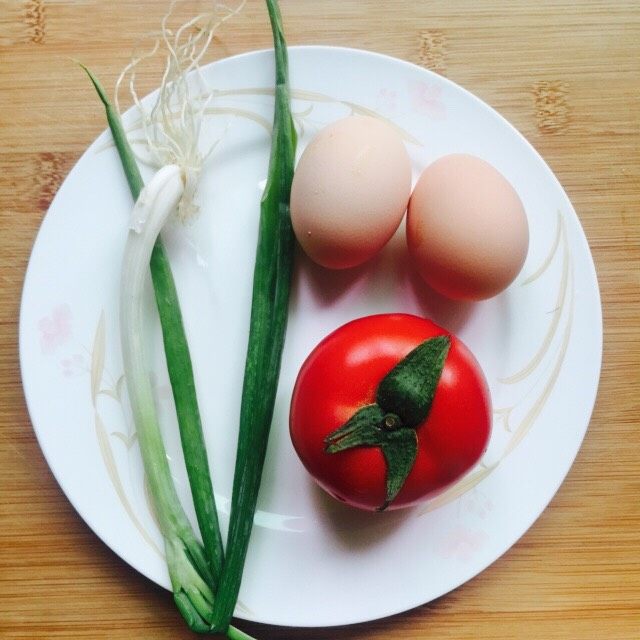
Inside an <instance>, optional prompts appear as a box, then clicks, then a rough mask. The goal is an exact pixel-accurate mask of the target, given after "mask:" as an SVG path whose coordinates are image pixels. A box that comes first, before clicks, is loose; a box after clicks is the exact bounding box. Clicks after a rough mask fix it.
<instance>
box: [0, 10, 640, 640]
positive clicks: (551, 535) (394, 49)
mask: <svg viewBox="0 0 640 640" xmlns="http://www.w3.org/2000/svg"><path fill="white" fill-rule="evenodd" d="M165 8H166V3H165V1H164V0H158V1H151V0H112V1H105V0H76V1H72V0H0V107H1V108H0V282H1V290H2V304H1V305H0V362H1V367H0V482H1V485H0V637H2V638H87V639H88V638H92V639H95V638H109V639H113V640H116V639H127V640H129V639H130V638H138V639H147V638H148V639H151V638H153V639H156V640H160V639H163V638H167V639H168V638H172V639H176V638H188V637H191V634H190V632H188V631H187V630H186V629H185V627H184V625H183V623H182V621H181V619H180V617H179V615H178V613H177V612H176V610H175V607H174V606H173V604H172V601H171V597H170V595H169V594H168V593H167V592H165V591H163V590H162V589H160V588H158V587H156V586H155V585H153V584H152V583H150V582H149V581H148V580H146V579H145V578H143V577H142V576H140V575H139V574H138V573H136V572H135V571H134V570H132V569H131V568H129V566H127V565H126V564H125V563H124V562H123V561H121V560H120V559H119V558H118V557H117V556H116V555H115V554H114V553H113V552H111V551H110V550H109V549H108V548H107V547H105V546H104V545H103V544H102V543H101V542H100V540H99V539H98V538H97V537H96V536H95V535H94V534H93V533H92V532H91V530H90V529H89V528H88V527H87V526H86V525H85V524H84V522H83V521H82V520H81V518H80V517H79V516H78V515H77V514H76V513H75V511H74V509H73V508H72V507H71V505H70V504H69V502H68V501H67V499H66V498H65V496H64V495H63V494H62V492H61V490H60V489H59V487H58V485H57V483H56V481H55V479H54V478H53V476H52V474H51V472H50V471H49V469H48V467H47V464H46V462H45V460H44V458H43V456H42V454H41V452H40V449H39V447H38V445H37V442H36V440H35V438H34V435H33V431H32V429H31V424H30V421H29V416H28V414H27V410H26V407H25V403H24V399H23V394H22V388H21V383H20V371H19V363H18V349H17V330H18V312H19V304H20V292H21V286H22V282H23V277H24V273H25V269H26V266H27V261H28V258H29V252H30V249H31V246H32V243H33V240H34V238H35V234H36V232H37V230H38V227H39V225H40V222H41V220H42V218H43V216H44V214H45V212H46V210H47V208H48V206H49V204H50V202H51V199H52V197H53V195H54V194H55V192H56V190H57V189H58V187H59V186H60V184H61V181H62V180H63V179H64V177H65V176H66V174H67V173H68V172H69V170H70V169H71V167H72V165H73V164H74V162H75V161H76V160H77V159H78V157H79V156H80V154H81V153H82V152H83V151H84V149H85V148H86V147H87V145H88V144H89V143H90V142H91V141H92V140H93V139H94V138H95V137H96V136H97V134H98V133H99V132H100V131H102V130H103V129H104V127H105V122H104V115H103V112H102V111H101V109H100V108H99V106H98V103H97V101H96V98H95V96H94V94H93V92H92V90H91V88H90V87H89V85H88V83H87V81H86V78H85V77H83V75H82V73H80V72H79V70H78V68H77V67H76V66H75V65H74V64H73V63H72V62H71V60H70V58H72V57H73V58H78V59H81V60H82V61H83V62H84V63H86V64H87V65H89V66H90V67H91V68H92V69H93V70H94V71H95V72H96V73H97V74H98V76H99V77H101V78H102V80H103V82H104V83H105V84H106V85H107V86H109V87H112V86H113V82H114V80H115V78H116V76H117V74H118V73H119V71H120V69H121V68H122V66H123V65H124V64H125V62H126V61H127V58H128V55H129V51H130V49H131V46H132V44H133V43H134V42H135V41H136V39H137V38H138V37H139V36H141V35H142V33H144V32H146V31H149V30H152V29H154V28H156V27H157V25H158V23H159V22H158V21H159V18H160V16H161V15H162V13H163V12H164V10H165ZM187 10H188V9H185V12H186V11H187ZM282 11H283V14H284V20H285V27H286V33H287V37H288V41H289V43H290V44H312V43H322V44H333V45H348V46H354V47H359V48H365V49H372V50H376V51H380V52H383V53H386V54H390V55H393V56H397V57H400V58H403V59H406V60H409V61H411V62H414V63H416V64H418V65H422V66H424V67H428V68H430V69H433V70H434V71H437V72H438V73H440V74H443V75H445V76H447V77H448V78H450V79H452V80H454V81H455V82H457V83H459V84H461V85H462V86H464V87H466V88H467V89H469V90H471V91H472V92H474V93H475V94H477V95H478V96H479V97H481V98H482V99H484V100H485V101H487V102H488V103H489V104H490V105H492V106H493V107H495V108H496V109H497V110H498V111H500V112H501V113H502V114H503V115H504V116H506V118H507V119H508V120H510V121H511V122H512V123H513V124H514V125H515V126H516V127H517V128H518V129H519V130H520V131H522V132H523V133H524V135H525V136H526V137H527V138H528V139H529V140H530V141H531V142H532V143H533V145H534V146H535V147H536V148H537V149H538V150H539V151H540V153H541V154H542V155H543V157H544V158H545V159H546V161H547V162H548V163H549V165H550V166H551V168H552V169H553V170H554V171H555V173H556V175H557V176H558V177H559V179H560V181H561V183H562V184H563V185H564V187H565V189H566V191H567V192H568V195H569V197H570V198H571V200H572V201H573V203H574V206H575V208H576V210H577V212H578V215H579V217H580V220H581V222H582V224H583V226H584V229H585V232H586V235H587V238H588V240H589V243H590V246H591V249H592V252H593V256H594V259H595V264H596V268H597V272H598V277H599V282H600V288H601V293H602V302H603V308H604V327H605V336H604V338H605V339H604V363H603V370H602V380H601V384H600V390H599V394H598V399H597V404H596V408H595V412H594V414H593V418H592V421H591V425H590V428H589V431H588V434H587V437H586V440H585V442H584V445H583V447H582V449H581V451H580V453H579V455H578V458H577V460H576V463H575V464H574V466H573V468H572V469H571V472H570V473H569V476H568V477H567V479H566V481H565V483H564V484H563V486H562V488H561V489H560V491H559V492H558V494H557V495H556V497H555V498H554V500H553V502H552V503H551V505H550V506H549V508H548V509H547V510H546V511H545V512H544V513H543V514H542V516H541V517H540V519H539V520H538V521H537V522H536V523H535V525H534V526H533V527H532V528H531V529H530V531H529V532H528V533H527V534H526V535H525V536H524V537H523V538H522V539H521V540H520V542H518V543H517V544H516V545H515V546H514V547H513V548H512V549H511V550H510V551H509V552H508V553H506V554H505V555H504V556H503V557H502V558H500V559H499V560H498V561H497V562H496V563H495V564H494V565H492V566H491V567H490V568H489V569H487V570H486V571H484V572H483V573H482V574H481V575H480V576H478V577H477V578H475V579H473V580H471V581H470V582H468V583H467V584H465V585H463V586H462V587H460V588H458V589H457V590H455V591H454V592H453V593H451V594H449V595H447V596H445V597H443V598H440V599H439V600H437V601H435V602H431V603H429V604H426V605H424V606H422V607H419V608H417V609H414V610H412V611H409V612H407V613H404V614H402V615H398V616H395V617H393V618H389V619H385V620H382V621H377V622H372V623H368V624H361V625H356V626H353V627H348V628H340V629H331V630H326V629H324V630H323V629H315V630H314V629H311V630H294V629H287V628H277V627H268V626H262V625H255V624H246V625H244V626H245V627H246V629H247V631H249V632H250V633H253V634H255V635H256V636H257V637H259V638H261V639H263V640H269V639H271V640H276V639H278V640H282V639H288V638H302V639H305V638H306V639H320V638H323V639H324V638H335V639H338V640H352V639H355V638H367V639H382V638H388V637H394V636H395V637H403V638H411V639H416V638H438V639H440V640H442V639H444V638H450V639H456V640H463V639H471V638H473V639H477V638H487V639H496V640H497V639H505V640H506V639H512V638H526V639H535V640H537V639H542V638H545V639H578V638H579V639H581V640H584V639H599V638H608V639H622V638H624V639H628V640H637V638H640V461H639V456H640V418H639V415H640V373H639V372H640V336H639V316H640V233H639V232H640V152H639V149H640V100H639V95H640V4H639V3H638V2H637V0H627V1H623V0H609V1H605V0H602V1H599V0H582V1H575V0H565V1H560V0H537V1H536V2H532V1H529V0H511V1H509V2H507V1H506V0H505V1H498V0H455V1H451V0H429V1H422V2H416V1H415V0H406V1H400V0H397V1H393V0H389V1H387V2H381V1H378V0H368V1H363V0H315V1H312V0H298V1H294V0H282ZM269 46H271V41H270V33H269V30H268V28H267V16H266V12H265V9H264V7H263V4H262V2H260V1H259V0H249V2H248V4H247V6H246V8H245V10H244V11H243V13H242V15H240V16H239V17H238V18H237V19H236V20H234V21H233V22H232V23H229V24H228V26H227V27H226V28H225V29H224V31H223V32H222V33H221V34H220V37H219V38H218V39H217V40H216V41H215V43H214V47H213V49H212V57H215V58H219V57H224V56H227V55H230V54H235V53H239V52H243V51H248V50H251V49H257V48H264V47H269ZM152 86H153V85H152V84H149V86H148V87H147V88H149V89H150V88H152ZM584 346H585V348H589V345H584ZM319 606H321V603H319Z"/></svg>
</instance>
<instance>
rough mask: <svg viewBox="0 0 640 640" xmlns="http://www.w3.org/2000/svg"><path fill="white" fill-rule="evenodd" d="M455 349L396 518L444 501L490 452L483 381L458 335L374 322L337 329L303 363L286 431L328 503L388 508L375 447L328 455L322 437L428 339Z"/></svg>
mask: <svg viewBox="0 0 640 640" xmlns="http://www.w3.org/2000/svg"><path fill="white" fill-rule="evenodd" d="M440 335H448V336H449V337H450V340H451V344H450V347H449V352H448V354H447V356H446V360H445V363H444V368H443V370H442V375H441V377H440V380H439V382H438V385H437V387H436V390H435V395H434V398H433V403H432V405H431V409H430V411H429V414H428V415H427V418H426V420H424V421H423V422H422V423H421V424H420V425H418V427H417V428H416V434H417V439H418V451H417V456H416V460H415V463H414V465H413V467H412V469H411V471H410V472H409V475H408V476H407V478H406V480H405V482H404V485H403V486H402V489H400V492H399V493H398V495H397V496H396V498H395V499H394V500H393V501H392V502H391V504H390V505H389V509H397V508H400V507H407V506H410V505H414V504H417V503H419V502H421V501H423V500H426V499H429V498H432V497H434V496H436V495H437V494H438V493H440V492H442V491H443V490H444V489H446V488H447V487H448V486H450V485H451V484H452V483H454V482H455V481H456V480H458V478H460V477H461V476H462V475H463V474H465V473H466V472H467V471H468V470H469V469H470V468H471V467H473V466H474V465H475V464H476V463H477V462H478V460H479V459H480V457H481V456H482V454H483V453H484V451H485V450H486V448H487V444H488V441H489V436H490V433H491V400H490V396H489V390H488V387H487V383H486V380H485V378H484V375H483V373H482V371H481V369H480V366H479V365H478V362H477V361H476V359H475V358H474V356H473V354H472V353H471V352H470V351H469V349H468V348H467V347H466V346H465V345H464V344H463V343H462V342H461V341H460V340H459V339H458V338H456V337H455V336H453V335H451V334H449V333H448V332H447V331H445V330H444V329H442V328H441V327H439V326H438V325H436V324H434V323H433V322H431V321H429V320H426V319H424V318H419V317H417V316H412V315H407V314H383V315H374V316H368V317H364V318H360V319H358V320H354V321H352V322H349V323H347V324H345V325H344V326H342V327H340V328H338V329H336V330H335V331H334V332H333V333H331V334H330V335H328V336H327V337H326V338H325V339H324V340H322V341H321V342H320V344H318V346H317V347H316V348H315V349H314V350H313V351H312V352H311V354H310V355H309V357H308V358H307V359H306V361H305V362H304V364H303V365H302V368H301V370H300V373H299V374H298V379H297V381H296V385H295V388H294V391H293V398H292V401H291V413H290V422H289V424H290V432H291V439H292V441H293V445H294V447H295V449H296V451H297V453H298V455H299V456H300V459H301V460H302V463H303V464H304V466H305V467H306V469H307V470H308V471H309V473H310V474H311V475H312V476H313V477H314V478H315V480H316V481H317V482H318V484H319V485H320V486H321V487H322V488H323V489H325V490H326V491H327V492H328V493H329V494H331V495H332V496H334V497H335V498H337V499H338V500H341V501H343V502H346V503H348V504H350V505H352V506H354V507H358V508H360V509H366V510H376V509H378V508H379V507H380V506H381V505H382V504H383V503H384V502H385V495H386V493H385V491H386V490H385V481H386V472H387V468H386V462H385V459H384V456H383V454H382V451H381V449H380V448H379V447H365V446H360V447H356V448H352V449H349V450H345V451H340V452H338V453H331V454H330V453H327V452H326V451H325V442H324V440H325V438H326V437H327V436H328V435H329V434H331V433H332V432H333V431H335V430H336V429H338V428H339V427H340V426H341V425H343V424H344V423H345V422H346V421H347V420H348V419H349V418H350V417H351V416H353V414H354V413H355V412H356V411H357V410H358V409H360V408H362V407H363V406H365V405H368V404H371V403H374V402H375V398H376V389H377V387H378V384H379V383H380V381H381V380H382V378H384V377H385V376H386V375H387V373H389V371H390V370H391V369H393V368H394V367H395V366H396V365H397V364H398V362H399V361H400V360H402V359H403V358H404V357H405V356H406V355H407V354H408V353H409V352H410V351H412V350H413V349H414V348H415V347H416V346H418V345H419V344H420V343H422V342H424V341H425V340H427V339H429V338H432V337H435V336H440Z"/></svg>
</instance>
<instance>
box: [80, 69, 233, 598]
mask: <svg viewBox="0 0 640 640" xmlns="http://www.w3.org/2000/svg"><path fill="white" fill-rule="evenodd" d="M82 67H83V69H84V70H85V71H86V72H87V74H88V75H89V78H90V80H91V82H92V83H93V86H94V87H95V89H96V91H97V93H98V96H99V98H100V100H101V101H102V104H103V105H104V107H105V110H106V113H107V121H108V123H109V128H110V129H111V133H112V135H113V139H114V142H115V145H116V148H117V150H118V154H119V156H120V160H121V162H122V167H123V169H124V173H125V176H126V178H127V182H128V183H129V188H130V189H131V195H132V196H133V198H134V199H135V200H137V199H138V197H139V195H140V192H141V191H142V188H143V186H144V182H143V181H142V176H141V175H140V170H139V169H138V165H137V163H136V160H135V157H134V155H133V151H132V150H131V146H130V145H129V142H128V140H127V137H126V134H125V132H124V128H123V126H122V121H121V120H120V116H119V115H118V113H117V111H116V110H115V109H114V108H113V106H112V105H111V103H110V102H109V99H108V98H107V96H106V94H105V92H104V89H103V88H102V86H101V85H100V83H99V82H98V80H97V78H96V77H95V76H94V75H93V74H92V73H91V72H90V71H89V69H87V68H86V67H84V66H83V65H82ZM150 266H151V279H152V282H153V288H154V292H155V298H156V305H157V307H158V313H159V315H160V325H161V327H162V339H163V343H164V350H165V355H166V360H167V370H168V372H169V379H170V381H171V388H172V391H173V399H174V402H175V406H176V414H177V417H178V425H179V428H180V440H181V442H182V450H183V453H184V460H185V466H186V468H187V475H188V477H189V484H190V486H191V495H192V497H193V504H194V507H195V511H196V517H197V520H198V526H199V528H200V533H201V534H202V539H203V541H204V547H205V550H206V553H207V558H208V560H209V565H210V569H211V574H212V575H213V577H214V579H215V578H216V577H217V576H219V575H220V571H221V569H222V560H223V555H224V552H223V547H222V537H221V535H220V526H219V523H218V513H217V511H216V505H215V499H214V495H213V486H212V482H211V476H210V473H209V462H208V459H207V451H206V448H205V443H204V435H203V433H202V422H201V420H200V411H199V409H198V400H197V398H196V386H195V382H194V378H193V367H192V364H191V355H190V353H189V346H188V344H187V337H186V335H185V331H184V324H183V322H182V313H181V311H180V301H179V299H178V292H177V291H176V285H175V282H174V279H173V274H172V272H171V267H170V265H169V258H168V256H167V253H166V251H165V248H164V244H163V242H162V238H161V237H160V236H158V237H157V239H156V240H155V246H154V247H153V252H152V254H151V260H150ZM211 587H212V588H215V582H213V583H212V584H211Z"/></svg>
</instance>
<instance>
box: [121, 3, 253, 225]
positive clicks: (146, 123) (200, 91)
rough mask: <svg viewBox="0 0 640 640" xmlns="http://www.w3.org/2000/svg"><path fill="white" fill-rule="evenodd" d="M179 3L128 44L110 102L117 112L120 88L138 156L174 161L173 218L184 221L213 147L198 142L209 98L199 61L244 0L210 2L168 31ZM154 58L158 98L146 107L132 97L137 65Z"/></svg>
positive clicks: (157, 164) (192, 210)
mask: <svg viewBox="0 0 640 640" xmlns="http://www.w3.org/2000/svg"><path fill="white" fill-rule="evenodd" d="M181 2H184V0H172V2H171V4H170V5H169V10H168V11H167V13H166V15H165V16H164V17H163V19H162V22H161V29H160V31H159V32H155V33H150V34H147V35H146V36H145V37H143V38H142V40H141V41H140V42H139V43H138V45H137V46H136V47H135V48H134V50H133V52H132V55H131V60H130V61H129V63H128V64H127V65H126V66H125V68H124V69H123V70H122V73H121V74H120V76H119V77H118V80H117V82H116V87H115V97H114V103H115V107H116V109H117V111H118V113H120V114H121V113H122V112H121V103H120V94H121V93H122V92H123V91H124V87H125V86H126V87H127V89H128V93H129V94H130V96H131V99H132V100H133V103H134V105H135V106H136V107H137V108H138V110H139V112H140V121H141V128H142V132H143V136H144V143H145V144H144V147H145V151H146V153H147V154H148V156H149V157H141V156H140V154H139V153H136V156H137V157H138V159H139V160H141V161H143V162H145V163H148V164H151V165H153V166H155V167H156V168H160V167H163V166H166V165H171V164H176V165H178V166H179V167H180V168H181V169H182V172H183V175H184V179H185V190H184V195H183V197H182V199H181V201H180V204H179V206H178V217H179V218H180V219H181V220H187V219H189V218H190V217H191V216H192V215H194V214H195V213H196V212H197V206H196V205H195V202H194V197H195V190H196V186H197V183H198V178H199V176H200V172H201V170H202V166H203V164H204V162H205V161H206V160H207V158H208V157H209V156H210V155H211V153H212V151H213V149H214V148H215V146H216V142H214V143H212V144H211V145H210V146H209V148H208V149H205V150H204V151H203V150H201V149H200V144H199V139H200V131H201V128H202V122H203V120H204V117H205V115H206V113H207V109H208V107H209V102H210V100H211V96H212V92H211V91H210V90H209V87H208V86H207V83H206V81H205V79H204V77H203V75H202V73H201V69H200V63H201V61H202V58H203V56H204V55H205V53H206V51H207V49H208V47H209V45H210V44H211V41H212V39H213V37H214V34H215V32H216V30H217V29H218V28H219V27H220V26H221V25H222V24H223V23H224V22H226V21H227V20H229V19H230V18H232V17H233V16H235V15H236V14H238V13H239V12H240V11H241V10H242V8H243V7H244V5H245V3H246V0H240V2H239V3H238V4H237V6H235V7H230V6H228V5H226V4H220V3H218V2H215V0H214V1H213V2H211V3H210V4H211V6H210V8H208V9H207V10H205V11H202V12H201V13H199V14H198V15H196V16H194V17H192V18H190V19H189V20H187V21H186V22H184V23H183V24H182V25H181V26H179V27H178V28H177V29H172V28H171V26H170V21H171V18H172V17H173V14H174V12H175V9H176V6H177V5H178V4H180V3H181ZM158 56H162V58H163V59H164V70H163V72H162V81H161V83H160V89H159V90H158V97H157V99H156V101H155V103H154V104H153V106H152V107H151V109H149V108H147V107H146V106H145V105H144V104H143V102H142V100H141V99H140V97H139V95H138V92H137V90H136V77H137V73H138V71H139V70H140V69H141V68H142V65H144V64H145V63H150V62H151V61H152V60H154V59H157V58H158ZM203 96H205V98H204V99H203ZM136 142H137V141H136Z"/></svg>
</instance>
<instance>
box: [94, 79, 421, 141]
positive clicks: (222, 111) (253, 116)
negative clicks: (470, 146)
mask: <svg viewBox="0 0 640 640" xmlns="http://www.w3.org/2000/svg"><path fill="white" fill-rule="evenodd" d="M274 95H275V92H274V90H273V89H270V88H268V87H264V88H262V87H247V88H244V89H227V90H214V91H212V92H211V93H206V94H203V95H202V96H200V99H201V100H209V99H216V98H237V97H246V96H252V97H255V96H268V97H273V96H274ZM291 98H292V99H294V100H300V101H303V102H311V103H314V102H315V103H320V104H322V103H324V104H336V105H342V106H344V107H346V108H347V109H349V110H350V112H351V114H352V115H361V116H370V117H372V118H377V119H378V120H382V121H383V122H386V123H387V124H388V125H389V126H391V127H392V128H393V129H395V130H396V131H397V132H398V134H399V135H400V136H401V137H402V138H403V139H404V140H405V141H406V142H409V143H411V144H413V145H416V146H418V147H422V146H424V145H423V144H422V143H421V142H420V141H419V140H418V139H417V138H415V137H414V136H412V135H411V134H410V133H409V132H408V131H406V130H405V129H403V128H402V127H400V126H399V125H397V124H396V123H395V122H393V120H390V119H389V118H386V117H385V116H383V115H381V114H380V113H378V112H377V111H375V110H373V109H370V108H369V107H365V106H363V105H361V104H358V103H357V102H351V101H349V100H340V99H339V98H334V97H332V96H329V95H326V94H324V93H318V92H316V91H305V90H302V89H292V90H291ZM312 111H313V105H311V106H309V107H308V108H307V109H305V110H304V111H302V112H299V113H294V116H297V118H296V119H297V120H298V122H299V124H300V126H301V129H302V131H304V126H303V125H302V119H303V118H305V117H307V116H309V115H310V114H311V112H312ZM204 112H205V113H206V114H207V115H234V116H238V117H241V118H246V119H248V120H252V121H253V122H256V123H257V124H259V125H260V126H261V127H262V128H264V129H265V130H266V131H267V132H269V133H271V122H269V121H268V120H267V119H266V118H265V117H264V116H262V115H260V114H258V113H255V112H254V111H251V110H249V109H241V108H238V107H208V108H207V109H205V111H204ZM178 116H179V114H178V113H175V114H174V115H173V117H176V118H177V117H178ZM141 128H142V120H141V119H140V118H137V119H136V120H134V121H133V122H132V123H131V124H130V125H128V126H127V128H126V131H127V134H129V133H133V132H135V131H138V130H139V129H141ZM130 142H131V144H134V145H135V144H145V143H146V140H143V139H141V138H134V139H130ZM112 146H113V144H112V143H109V144H108V145H105V146H103V147H101V148H100V149H99V151H101V150H103V149H105V148H109V147H112Z"/></svg>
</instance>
